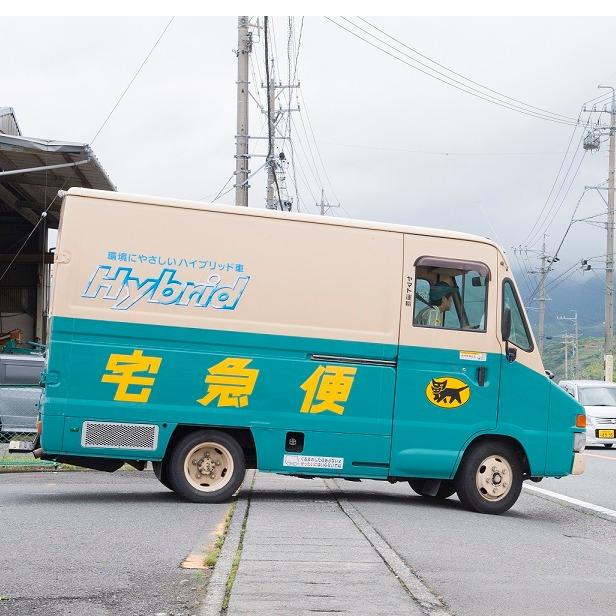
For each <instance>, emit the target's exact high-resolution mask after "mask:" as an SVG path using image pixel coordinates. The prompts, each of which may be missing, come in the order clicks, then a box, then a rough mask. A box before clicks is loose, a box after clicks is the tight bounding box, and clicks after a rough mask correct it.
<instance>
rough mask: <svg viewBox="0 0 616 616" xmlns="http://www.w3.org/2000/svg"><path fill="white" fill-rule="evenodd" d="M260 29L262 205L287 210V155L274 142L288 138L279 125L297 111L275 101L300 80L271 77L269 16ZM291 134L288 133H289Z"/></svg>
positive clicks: (288, 206) (296, 85)
mask: <svg viewBox="0 0 616 616" xmlns="http://www.w3.org/2000/svg"><path fill="white" fill-rule="evenodd" d="M263 22H264V23H263V33H264V47H265V88H266V90H267V109H264V110H263V111H264V113H265V114H266V117H267V143H268V147H267V154H266V156H265V165H266V167H267V190H266V198H265V205H266V207H267V208H268V209H270V210H277V209H281V210H283V211H287V212H290V211H291V209H292V207H293V200H292V198H291V197H289V196H288V195H287V197H286V198H283V194H284V190H285V178H284V164H285V161H286V157H285V155H284V152H282V151H281V152H280V153H279V154H278V155H276V147H275V143H276V140H277V139H281V140H285V139H288V138H289V136H288V135H284V134H283V132H282V131H281V130H280V128H279V126H278V125H279V124H280V122H281V119H282V118H283V117H284V115H285V114H286V113H291V112H292V111H299V107H298V108H297V109H292V108H291V107H290V106H289V108H288V109H285V108H283V107H282V106H281V105H279V107H278V109H276V101H277V100H278V97H279V96H280V93H281V92H282V91H283V90H285V89H288V90H289V91H290V90H291V89H293V88H298V87H299V83H288V84H287V85H283V84H282V83H280V82H279V83H278V84H276V80H275V77H274V60H273V58H270V52H269V27H270V26H269V17H268V16H266V17H264V18H263ZM289 81H291V74H290V70H289ZM290 102H291V96H289V103H290ZM289 135H290V133H289Z"/></svg>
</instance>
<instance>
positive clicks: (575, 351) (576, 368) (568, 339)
mask: <svg viewBox="0 0 616 616" xmlns="http://www.w3.org/2000/svg"><path fill="white" fill-rule="evenodd" d="M571 313H572V314H573V316H572V317H566V316H564V315H558V316H557V317H556V318H557V319H558V320H559V321H572V322H573V326H574V333H573V336H571V335H570V334H565V371H566V372H567V374H568V370H567V367H566V366H567V346H568V344H569V343H570V344H571V347H572V351H571V356H572V358H573V378H574V379H579V378H580V360H579V357H580V354H579V347H580V345H579V340H580V332H579V328H578V313H577V310H572V311H571Z"/></svg>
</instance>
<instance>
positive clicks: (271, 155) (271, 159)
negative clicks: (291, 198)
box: [265, 18, 279, 210]
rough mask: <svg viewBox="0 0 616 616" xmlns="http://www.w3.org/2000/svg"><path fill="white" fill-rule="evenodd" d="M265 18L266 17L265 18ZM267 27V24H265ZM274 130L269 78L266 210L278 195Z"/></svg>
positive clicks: (272, 206)
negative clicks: (275, 194) (276, 192)
mask: <svg viewBox="0 0 616 616" xmlns="http://www.w3.org/2000/svg"><path fill="white" fill-rule="evenodd" d="M266 19H267V18H266ZM266 27H267V26H266ZM275 132H276V85H275V83H274V79H273V78H270V80H269V83H268V86H267V133H268V141H269V147H268V152H267V159H266V165H267V195H266V199H265V202H266V207H267V209H268V210H276V209H278V207H277V202H278V201H279V199H278V197H277V196H276V199H274V191H275V189H276V188H277V187H276V155H275V148H274V139H275Z"/></svg>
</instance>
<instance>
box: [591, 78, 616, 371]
mask: <svg viewBox="0 0 616 616" xmlns="http://www.w3.org/2000/svg"><path fill="white" fill-rule="evenodd" d="M599 88H600V89H608V90H611V91H612V100H611V105H610V110H609V112H608V113H609V114H610V124H609V126H599V127H596V128H593V129H592V130H591V131H590V132H589V133H588V135H587V136H586V138H585V139H584V149H585V150H598V149H599V147H600V143H601V136H602V135H605V134H608V135H609V163H608V165H609V166H608V175H607V225H606V226H607V242H606V257H605V341H604V346H603V354H604V368H605V374H604V379H605V380H606V381H609V382H610V383H611V382H612V381H613V380H614V355H613V352H614V351H613V349H614V161H615V158H616V152H615V149H616V91H615V90H614V88H613V87H612V86H602V85H600V86H599ZM584 111H587V112H589V113H605V112H606V111H607V110H606V109H605V108H604V109H601V110H599V109H596V108H594V107H593V109H586V108H585V107H584Z"/></svg>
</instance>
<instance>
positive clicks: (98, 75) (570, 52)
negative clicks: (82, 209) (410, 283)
mask: <svg viewBox="0 0 616 616" xmlns="http://www.w3.org/2000/svg"><path fill="white" fill-rule="evenodd" d="M368 19H369V20H370V21H371V22H373V23H374V24H376V25H377V26H378V27H380V28H382V29H383V30H384V31H386V32H387V33H389V34H391V35H393V36H395V37H396V38H398V39H399V40H401V41H403V42H404V43H406V44H407V45H409V46H410V47H412V48H413V49H416V50H418V51H420V52H421V53H423V54H425V55H426V56H429V57H430V58H432V59H434V60H437V61H438V62H439V63H441V64H442V65H445V66H447V67H449V68H452V69H453V70H455V71H457V72H458V73H461V74H463V75H465V76H468V77H470V78H471V79H473V80H475V81H477V82H479V83H482V84H484V85H487V86H489V87H490V88H492V89H493V90H497V91H499V92H502V93H504V94H506V95H508V96H510V97H512V98H515V99H518V100H522V101H525V102H528V103H530V104H532V105H534V106H536V107H541V108H544V109H548V110H550V111H554V112H557V113H560V114H563V115H566V116H572V117H574V118H577V117H578V114H579V112H580V109H581V105H582V103H583V102H584V101H586V100H588V99H591V98H593V97H595V96H597V95H598V94H600V93H601V91H599V90H597V85H598V84H600V83H603V84H614V85H616V62H614V59H613V58H614V56H613V53H612V49H613V32H614V27H615V25H616V18H613V17H606V18H590V17H589V18H579V17H578V18H573V17H569V18H567V17H551V18H539V17H529V18H522V17H509V18H506V17H498V18H476V17H466V18H456V17H435V18H430V17H403V18H391V17H388V18H378V17H375V18H368ZM168 21H169V18H165V17H141V18H126V17H122V18H110V17H99V18H94V17H93V18H40V17H30V18H12V17H5V18H2V20H0V40H2V43H3V50H4V58H5V61H4V63H3V69H2V89H1V90H0V97H1V98H0V106H10V107H13V108H14V109H15V112H16V115H17V118H18V121H19V123H20V126H21V129H22V133H23V134H24V135H25V136H29V137H43V138H48V139H61V140H68V141H79V142H86V143H91V142H92V139H93V137H94V135H95V134H96V133H97V131H98V130H99V128H100V127H101V125H102V124H103V122H104V120H105V118H106V117H107V115H108V114H109V112H110V111H111V109H112V108H113V106H114V105H115V103H116V102H117V100H118V97H119V96H120V95H121V94H122V92H123V90H124V89H125V88H126V86H127V85H128V83H129V82H130V80H131V79H132V77H133V76H134V74H135V72H136V71H137V69H138V68H139V66H140V64H141V63H142V61H143V59H144V58H145V56H146V55H147V53H148V52H149V51H150V49H151V48H152V46H153V45H154V43H155V41H156V39H157V38H158V36H159V35H160V33H161V31H162V30H163V28H164V27H165V25H166V24H167V23H168ZM338 21H339V22H340V23H344V22H341V21H340V19H338ZM300 23H301V18H295V20H294V24H295V29H296V35H297V33H298V31H299V27H300ZM261 24H262V22H261ZM273 24H274V27H273V31H274V33H273V39H274V42H275V44H276V50H277V54H276V56H277V61H276V62H275V69H274V70H275V71H276V72H277V74H278V75H280V76H282V78H285V75H286V73H287V45H286V39H287V18H286V17H277V18H274V20H273ZM236 47H237V18H236V17H209V18H208V17H194V18H190V17H177V18H175V19H174V21H173V22H172V23H171V25H170V26H169V28H168V30H167V32H166V33H165V35H164V37H163V38H162V39H161V40H160V42H159V44H158V45H157V47H156V48H155V50H154V51H153V53H152V55H151V57H150V58H149V60H148V61H147V63H146V64H145V66H144V67H143V69H142V71H141V72H140V74H139V75H138V76H137V78H136V79H135V81H134V82H133V84H132V85H131V87H130V88H129V90H128V92H127V93H126V95H125V97H124V98H123V99H122V101H121V103H120V104H119V105H118V107H117V108H116V110H115V111H114V113H113V114H112V116H111V118H110V119H109V121H108V123H107V124H106V125H105V126H104V128H103V130H102V131H101V132H100V134H99V135H98V137H97V138H96V140H95V142H94V143H93V149H94V151H95V153H96V155H97V157H98V159H99V161H100V162H101V164H102V165H103V167H104V168H105V169H106V171H107V172H108V174H109V175H110V177H111V178H112V180H113V181H114V183H115V184H116V186H117V187H118V189H119V190H121V191H122V192H133V193H141V194H152V195H165V196H171V197H178V198H182V199H197V200H210V199H212V198H213V197H214V196H215V195H216V194H217V193H218V192H219V190H220V188H221V187H222V186H223V185H224V184H225V182H226V181H227V180H229V178H230V176H231V174H232V172H233V170H234V168H235V160H234V154H235V143H234V135H235V124H236V98H235V97H236V83H235V82H236V73H237V60H236V56H235V54H234V53H233V50H234V49H235V48H236ZM253 60H254V62H255V67H257V66H258V67H260V71H261V72H263V40H262V38H261V42H258V43H256V44H255V47H254V54H253ZM297 78H298V79H299V81H300V83H301V88H300V91H301V94H300V96H301V101H300V107H301V111H299V112H293V122H294V125H295V128H294V131H295V133H296V136H295V137H294V148H295V150H296V151H297V152H298V154H297V157H298V158H299V159H300V162H302V165H303V176H305V180H302V179H301V178H300V180H299V186H300V190H299V192H300V200H301V207H302V209H304V210H308V211H312V212H316V209H315V208H314V207H313V202H314V201H315V200H316V199H318V198H319V197H320V193H321V188H322V187H323V188H325V191H326V195H327V198H328V199H329V200H330V201H332V202H338V201H339V202H340V203H341V205H342V208H340V209H337V210H335V211H334V212H333V214H335V215H341V216H346V215H349V216H352V217H355V218H364V219H373V220H380V221H388V222H394V223H403V224H411V225H419V226H430V227H442V228H446V229H454V230H459V231H466V232H471V233H477V234H480V235H486V236H489V237H491V238H493V239H496V240H497V241H498V242H499V243H501V244H502V245H503V247H504V248H506V249H507V250H508V251H509V252H510V254H511V248H512V247H513V246H517V245H520V244H522V245H525V246H526V245H527V244H528V242H527V236H528V234H529V232H530V231H531V228H532V227H533V223H534V222H535V220H536V219H537V216H538V214H539V212H540V211H541V208H542V207H543V205H544V203H545V202H546V198H547V197H548V194H549V192H550V188H551V187H552V184H553V182H554V180H555V177H556V174H557V171H558V169H559V166H560V164H561V161H562V159H563V155H564V153H565V151H566V149H567V145H568V143H569V141H570V139H571V135H572V127H570V126H566V125H561V124H556V123H552V122H547V121H545V120H541V119H535V118H532V117H528V116H526V115H522V114H519V113H516V112H514V111H511V110H508V109H504V108H501V107H498V106H496V105H494V104H491V103H488V102H486V101H483V100H479V99H477V98H475V97H473V96H470V95H468V94H466V93H463V92H460V91H458V90H456V89H454V88H452V87H450V86H448V85H445V84H443V83H440V82H438V81H436V80H434V79H432V78H430V77H427V76H426V75H424V74H422V73H420V72H419V71H417V70H413V69H412V68H410V67H408V66H406V65H404V64H402V63H400V62H398V61H397V60H395V59H393V58H391V57H389V56H387V55H386V54H384V53H382V52H380V51H378V50H377V49H375V48H373V47H371V46H369V45H367V44H366V43H365V42H363V41H361V40H359V39H357V38H355V37H353V36H351V35H350V34H348V33H347V32H345V31H344V30H342V29H340V28H339V27H337V26H336V25H334V24H333V23H331V22H330V21H328V20H326V19H325V18H323V17H306V18H305V20H304V25H303V30H302V38H301V46H300V53H299V60H298V69H297ZM258 81H259V80H258V79H257V82H258ZM260 85H261V84H260V83H253V84H251V86H254V88H253V93H254V95H255V96H259V95H260V96H261V97H262V96H263V90H262V88H260V87H259V86H260ZM257 92H259V94H257ZM292 102H293V103H294V104H295V105H296V102H295V101H292ZM292 106H293V105H292ZM250 113H251V118H250V124H251V131H250V132H251V135H254V136H259V135H261V136H262V135H264V132H263V130H262V127H263V119H264V118H263V115H262V114H261V112H260V111H259V110H258V109H257V107H256V105H254V104H253V105H252V106H251V110H250ZM300 116H301V117H300ZM302 122H304V123H305V126H306V127H307V130H306V133H304V132H302ZM310 126H311V127H312V129H313V132H314V135H315V140H316V143H317V146H318V152H317V147H316V146H315V144H314V142H311V146H310V147H311V148H312V150H313V152H312V156H314V157H315V161H316V162H315V166H316V167H317V171H315V172H314V173H313V174H311V173H310V171H309V169H310V167H311V165H312V163H311V156H310V153H309V146H308V142H310V139H311V137H310V135H309V133H310V132H311V131H310V129H309V127H310ZM292 134H293V133H292ZM580 135H581V132H578V133H576V137H575V138H574V143H573V145H572V150H571V151H572V152H573V151H575V152H578V151H580V150H579V148H577V143H578V139H579V136H580ZM264 145H265V142H264V141H263V140H256V139H255V140H254V141H253V152H254V153H255V154H257V153H263V151H264ZM288 148H289V146H288V145H283V149H286V152H285V153H286V154H287V156H288V153H289V149H288ZM302 150H303V151H304V152H305V154H302ZM319 154H320V158H321V159H322V161H323V165H322V166H321V165H320V162H319V160H318V157H319ZM262 163H263V159H262V158H259V157H255V158H253V159H252V160H251V170H252V171H255V170H256V169H257V168H258V167H259V166H261V165H262ZM567 164H568V160H567V163H566V165H567ZM323 167H325V170H326V173H325V172H324V171H323ZM576 167H577V161H576V162H575V165H574V168H573V169H574V170H575V168H576ZM313 175H314V176H315V177H312V176H313ZM606 178H607V147H606V146H605V145H604V146H603V147H602V148H601V150H600V151H599V152H597V153H592V154H591V153H589V154H587V155H586V156H585V158H584V160H583V161H582V165H581V167H580V171H579V174H578V176H577V177H576V178H575V181H574V182H573V183H572V185H571V189H570V192H569V193H568V194H567V196H566V198H565V199H564V200H563V202H562V207H561V209H560V210H559V214H558V215H557V216H556V217H555V218H554V222H553V223H552V224H551V225H550V227H549V229H547V230H546V231H547V233H548V237H547V245H548V252H551V253H552V254H553V253H554V251H555V250H556V247H557V246H558V244H559V243H560V240H561V239H562V236H563V234H564V231H565V229H566V228H567V226H568V223H569V221H570V219H571V216H572V212H573V209H574V207H575V204H576V202H577V201H578V199H579V197H580V195H581V194H582V192H583V189H584V186H585V185H595V184H598V183H600V182H602V181H604V180H605V179H606ZM289 183H290V184H291V180H290V179H289ZM563 194H564V192H563ZM604 194H605V193H604ZM233 196H234V195H233V192H230V193H228V194H226V195H225V196H224V197H222V198H221V199H220V202H223V203H233ZM561 196H562V194H561ZM249 199H250V205H252V206H255V207H264V205H265V173H264V172H260V173H258V174H256V175H255V177H254V179H253V180H251V191H250V195H249ZM558 203H560V198H559V201H558ZM604 209H605V205H604V204H603V201H602V200H601V197H600V196H599V194H598V192H597V191H590V192H588V193H587V194H586V195H585V196H584V199H583V201H582V203H581V205H580V208H579V210H578V212H577V214H576V218H579V217H584V216H590V215H593V214H597V213H599V212H601V211H603V210H604ZM543 231H544V229H543V226H540V227H539V228H535V232H536V233H534V235H536V237H535V238H534V240H535V241H534V242H530V249H531V250H533V249H537V248H539V240H540V238H541V234H542V232H543ZM604 246H605V231H604V230H602V229H599V228H597V227H595V226H590V225H588V224H585V223H577V224H575V225H574V226H573V227H572V229H571V231H570V233H569V235H568V237H567V240H566V241H565V243H564V244H563V247H562V249H561V252H560V256H561V258H562V260H561V262H560V263H559V264H557V265H556V266H555V275H557V274H558V272H559V271H560V272H562V271H564V270H565V269H566V268H567V267H569V265H571V264H572V263H574V262H575V261H576V260H579V259H581V258H587V257H589V256H595V255H600V254H602V253H605V250H604ZM533 255H534V253H528V257H529V259H531V260H532V259H533ZM511 258H512V259H513V258H514V257H513V256H512V257H511ZM516 265H517V262H515V261H514V266H516ZM559 268H560V269H559ZM579 276H582V274H581V273H580V274H579Z"/></svg>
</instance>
